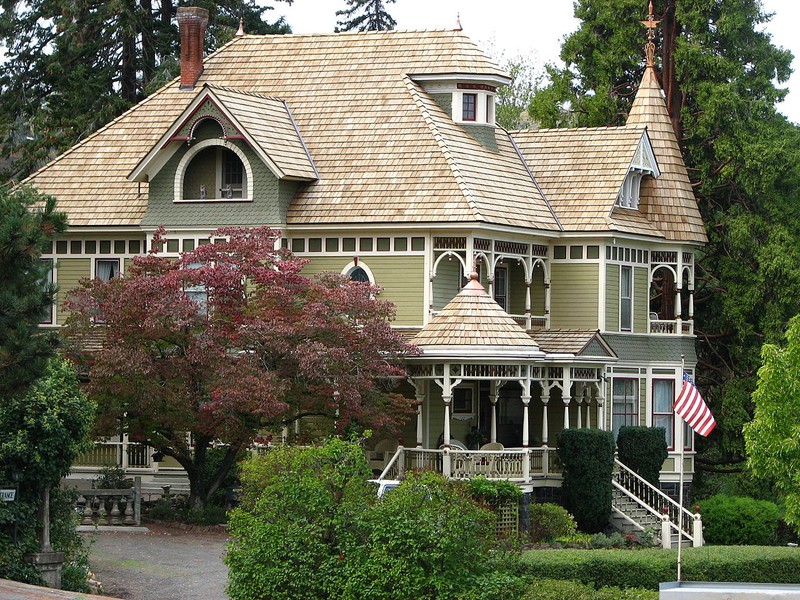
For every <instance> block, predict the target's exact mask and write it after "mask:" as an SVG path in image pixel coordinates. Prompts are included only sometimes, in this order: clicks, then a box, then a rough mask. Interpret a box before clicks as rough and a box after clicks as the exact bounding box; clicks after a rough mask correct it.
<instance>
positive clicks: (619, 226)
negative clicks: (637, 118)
mask: <svg viewBox="0 0 800 600" xmlns="http://www.w3.org/2000/svg"><path fill="white" fill-rule="evenodd" d="M512 135H513V136H514V140H515V141H516V143H517V146H518V147H519V149H520V151H521V152H522V154H523V156H524V157H525V160H526V161H527V162H528V164H529V165H530V166H531V170H532V171H533V175H534V177H536V181H537V182H538V183H539V186H540V187H541V188H542V191H544V193H545V195H546V196H547V198H548V200H549V201H550V204H551V206H552V207H553V210H555V212H556V214H557V215H558V219H559V221H560V222H561V224H562V225H563V227H564V229H565V230H568V231H608V230H609V229H611V230H616V231H627V232H632V233H643V234H646V235H657V236H659V237H661V235H662V234H661V231H660V230H659V228H658V227H657V226H656V225H655V224H653V223H651V222H649V221H648V220H647V218H646V217H644V215H642V214H641V213H638V212H637V211H632V210H619V211H614V212H613V213H612V211H611V208H612V206H613V205H614V202H616V200H617V194H618V193H619V190H620V187H621V186H622V183H623V182H624V181H625V176H626V175H627V173H628V169H629V167H630V166H631V161H632V160H633V157H634V153H635V152H636V149H637V148H638V147H639V144H640V143H641V142H642V138H643V137H645V138H646V132H645V128H644V127H592V128H581V129H539V130H524V131H515V132H512ZM659 164H660V163H659ZM618 213H619V214H618Z"/></svg>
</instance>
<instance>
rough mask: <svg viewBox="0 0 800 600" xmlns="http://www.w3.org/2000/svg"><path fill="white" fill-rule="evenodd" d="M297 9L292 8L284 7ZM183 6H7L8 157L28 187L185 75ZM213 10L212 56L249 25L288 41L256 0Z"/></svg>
mask: <svg viewBox="0 0 800 600" xmlns="http://www.w3.org/2000/svg"><path fill="white" fill-rule="evenodd" d="M276 1H285V2H289V3H291V1H292V0H276ZM179 4H182V2H174V1H173V0H115V1H113V2H89V1H87V0H78V1H75V0H52V1H51V0H32V1H30V2H24V3H23V2H16V1H13V0H0V7H2V10H0V45H2V46H5V48H6V55H7V57H8V60H7V61H6V62H5V63H4V64H2V65H0V131H1V132H3V134H2V137H0V157H6V158H8V157H11V158H13V159H14V160H13V167H12V168H11V169H9V172H7V173H0V178H11V177H13V178H15V179H21V178H22V177H24V176H25V175H27V174H28V173H30V172H31V171H32V170H33V169H35V168H36V167H38V166H41V164H43V163H44V162H46V161H48V160H49V159H51V158H53V157H54V156H55V155H56V154H59V153H60V152H62V151H64V150H66V149H67V148H69V147H71V146H72V145H74V144H75V143H77V142H78V141H80V140H81V139H83V138H85V137H86V136H88V135H89V134H91V133H92V132H94V131H95V130H96V129H98V128H99V127H101V126H102V125H104V124H105V123H107V122H108V121H110V120H111V119H113V118H114V117H116V116H117V115H119V114H120V113H122V112H123V111H124V110H125V109H127V108H128V107H129V106H131V105H132V104H134V103H135V102H138V101H140V100H141V99H142V98H144V97H145V96H146V95H147V94H148V93H150V92H152V91H154V89H156V88H157V87H160V85H163V84H164V83H166V82H167V81H169V80H171V79H172V78H173V77H176V76H177V75H178V74H179V68H180V67H179V66H178V61H177V58H176V57H177V56H178V54H179V48H178V42H179V34H178V28H177V27H176V25H175V24H174V21H173V18H174V16H175V10H176V8H177V5H179ZM197 5H198V6H202V7H204V8H207V9H208V10H209V26H208V31H207V48H206V49H207V51H208V52H211V51H213V50H214V49H216V48H218V47H219V46H221V45H222V44H224V43H226V42H228V41H229V40H230V39H232V38H233V36H234V33H235V32H236V29H237V28H238V26H239V19H240V18H241V19H242V20H243V22H244V27H245V31H247V32H248V33H253V34H265V33H288V32H290V28H289V27H288V25H287V24H286V23H285V21H283V19H279V20H277V21H276V22H274V23H270V22H268V21H267V20H265V17H266V14H267V12H268V11H269V10H271V9H272V7H271V6H259V4H258V3H256V2H255V1H254V0H221V1H219V2H212V1H211V0H203V1H200V2H197Z"/></svg>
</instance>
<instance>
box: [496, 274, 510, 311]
mask: <svg viewBox="0 0 800 600" xmlns="http://www.w3.org/2000/svg"><path fill="white" fill-rule="evenodd" d="M498 271H502V272H503V276H502V277H501V278H500V279H502V280H503V286H504V288H505V289H504V290H503V291H504V293H503V295H502V296H501V298H503V302H502V303H501V302H500V301H498V299H497V279H498V278H497V272H498ZM508 271H509V269H508V265H501V264H497V265H495V267H494V275H493V277H492V298H493V299H494V301H495V302H497V304H499V305H500V308H502V309H503V310H504V311H506V312H508V300H509V298H508V295H509V294H508V289H509V285H508V283H509V282H508Z"/></svg>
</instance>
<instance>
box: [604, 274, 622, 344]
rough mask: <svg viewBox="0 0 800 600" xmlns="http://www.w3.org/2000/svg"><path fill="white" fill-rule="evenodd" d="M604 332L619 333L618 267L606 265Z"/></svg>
mask: <svg viewBox="0 0 800 600" xmlns="http://www.w3.org/2000/svg"><path fill="white" fill-rule="evenodd" d="M605 330H606V331H619V265H606V328H605Z"/></svg>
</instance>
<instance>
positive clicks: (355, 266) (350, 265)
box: [341, 260, 376, 285]
mask: <svg viewBox="0 0 800 600" xmlns="http://www.w3.org/2000/svg"><path fill="white" fill-rule="evenodd" d="M358 268H361V269H363V270H364V272H365V273H366V274H367V277H369V282H370V283H371V284H372V285H376V284H375V275H374V274H373V273H372V269H370V268H369V267H368V266H367V264H366V263H365V262H363V261H360V260H359V261H358V262H356V261H350V262H349V263H347V266H346V267H345V268H344V269H342V271H341V274H342V275H346V276H347V277H350V274H351V273H352V272H353V271H355V270H356V269H358Z"/></svg>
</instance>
